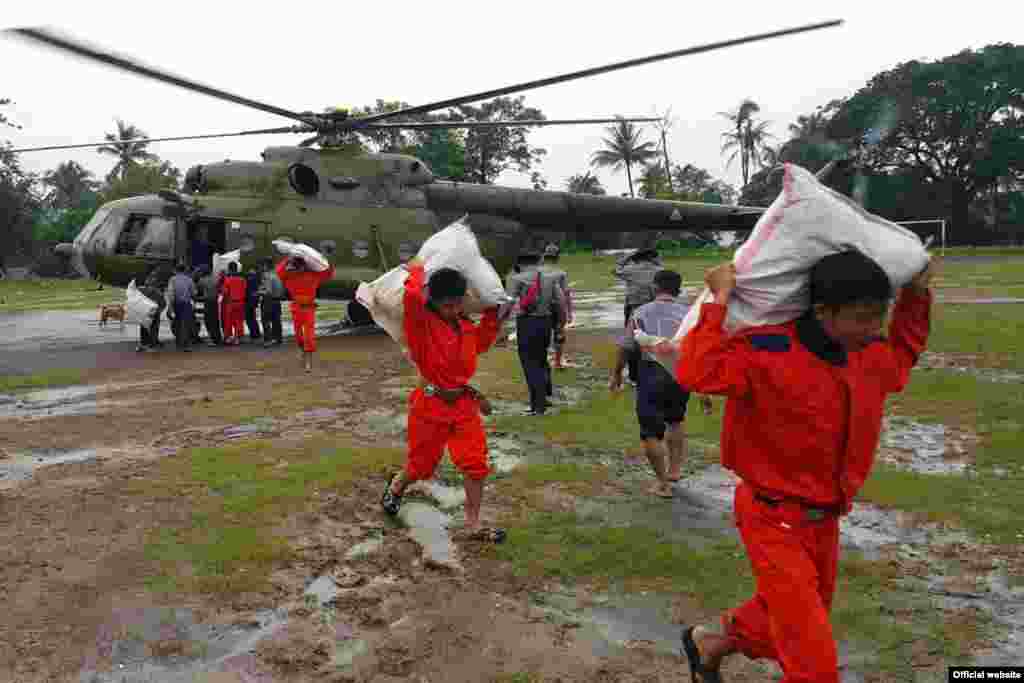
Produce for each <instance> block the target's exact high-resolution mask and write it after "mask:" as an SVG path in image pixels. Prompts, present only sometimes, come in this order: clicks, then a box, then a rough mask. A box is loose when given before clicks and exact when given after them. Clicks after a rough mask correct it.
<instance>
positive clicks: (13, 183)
mask: <svg viewBox="0 0 1024 683" xmlns="http://www.w3.org/2000/svg"><path fill="white" fill-rule="evenodd" d="M9 104H11V101H10V100H9V99H6V98H0V106H6V105H9ZM20 127H21V126H19V125H18V124H16V123H14V122H13V121H11V120H10V119H9V118H8V117H7V116H5V115H4V114H3V113H2V112H0V129H2V128H15V129H17V128H20ZM35 184H36V177H35V176H34V175H33V174H31V173H28V172H26V171H24V170H23V169H22V168H21V164H20V162H19V160H18V155H17V154H15V153H14V152H12V151H11V144H10V142H9V141H7V140H0V270H3V268H4V265H5V260H7V259H9V258H10V257H11V256H13V255H14V254H16V253H17V252H19V251H25V250H27V249H28V248H29V247H30V246H31V243H32V215H33V213H34V212H35V210H36V209H37V208H38V206H39V198H38V197H37V196H36V192H35Z"/></svg>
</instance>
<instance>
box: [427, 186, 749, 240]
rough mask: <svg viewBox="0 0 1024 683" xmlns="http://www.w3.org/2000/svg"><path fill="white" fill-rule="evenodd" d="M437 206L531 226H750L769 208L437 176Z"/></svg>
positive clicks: (430, 200) (432, 202) (431, 196)
mask: <svg viewBox="0 0 1024 683" xmlns="http://www.w3.org/2000/svg"><path fill="white" fill-rule="evenodd" d="M422 190H423V191H424V193H425V195H426V198H427V206H428V207H430V208H431V209H433V210H435V211H462V212H467V213H486V214H492V215H495V214H497V215H500V216H504V217H505V218H510V219H513V220H516V221H519V222H520V223H522V224H523V225H524V226H526V227H528V228H544V229H549V230H562V229H565V230H568V229H577V228H579V229H585V230H586V231H587V232H641V231H655V230H750V229H752V228H753V227H754V224H755V223H756V222H757V219H758V218H760V216H761V214H762V213H763V212H764V209H763V208H760V207H753V206H730V205H725V204H702V203H698V202H676V201H666V200H657V199H632V198H629V197H607V196H600V195H589V194H573V193H570V192H538V191H535V190H528V189H519V188H511V187H500V186H495V185H473V184H464V183H454V182H434V183H430V184H429V185H424V186H423V187H422Z"/></svg>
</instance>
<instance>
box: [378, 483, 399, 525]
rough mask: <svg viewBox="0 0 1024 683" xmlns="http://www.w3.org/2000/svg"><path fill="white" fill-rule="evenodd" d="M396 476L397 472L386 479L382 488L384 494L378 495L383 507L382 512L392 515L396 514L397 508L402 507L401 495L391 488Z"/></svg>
mask: <svg viewBox="0 0 1024 683" xmlns="http://www.w3.org/2000/svg"><path fill="white" fill-rule="evenodd" d="M397 477H398V473H395V474H394V475H392V477H391V478H390V479H388V485H387V488H385V489H384V495H382V496H381V497H380V505H381V507H382V508H384V512H386V513H388V514H389V515H391V516H392V517H394V516H395V515H397V514H398V510H399V508H401V507H402V496H400V495H398V494H396V493H394V492H393V491H392V490H391V485H392V484H394V483H395V479H396V478H397Z"/></svg>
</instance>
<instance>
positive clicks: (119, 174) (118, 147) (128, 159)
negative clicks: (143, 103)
mask: <svg viewBox="0 0 1024 683" xmlns="http://www.w3.org/2000/svg"><path fill="white" fill-rule="evenodd" d="M145 137H147V136H146V134H145V133H144V132H142V130H141V129H139V128H138V127H136V126H133V125H128V124H126V123H125V122H124V121H122V120H121V119H117V134H116V135H115V134H114V133H107V134H106V135H105V136H104V139H106V141H107V142H109V143H110V144H109V145H103V146H102V147H97V148H96V151H97V152H99V153H100V154H106V155H109V156H114V157H117V163H116V164H115V165H114V168H112V169H110V173H109V174H108V175H107V179H108V180H110V179H112V178H120V179H121V180H124V178H125V173H127V171H128V168H129V167H131V166H134V165H136V164H138V163H139V162H141V161H151V160H155V159H156V158H157V156H156V155H155V154H152V153H150V152H147V151H146V147H147V146H148V145H149V143H148V142H135V140H138V139H140V138H145Z"/></svg>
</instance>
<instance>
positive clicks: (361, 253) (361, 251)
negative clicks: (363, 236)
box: [352, 240, 370, 259]
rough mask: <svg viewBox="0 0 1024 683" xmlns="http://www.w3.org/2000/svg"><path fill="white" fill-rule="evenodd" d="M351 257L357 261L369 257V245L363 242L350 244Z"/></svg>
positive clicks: (357, 241) (358, 241)
mask: <svg viewBox="0 0 1024 683" xmlns="http://www.w3.org/2000/svg"><path fill="white" fill-rule="evenodd" d="M352 255H353V256H355V257H356V258H357V259H364V258H366V257H367V256H369V255H370V243H369V242H367V241H365V240H356V241H354V242H353V243H352Z"/></svg>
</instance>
